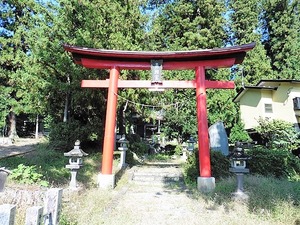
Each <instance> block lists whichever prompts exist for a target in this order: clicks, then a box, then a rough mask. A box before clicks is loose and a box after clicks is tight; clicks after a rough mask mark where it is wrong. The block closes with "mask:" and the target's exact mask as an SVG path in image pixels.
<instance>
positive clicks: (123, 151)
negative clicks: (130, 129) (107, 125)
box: [118, 135, 129, 169]
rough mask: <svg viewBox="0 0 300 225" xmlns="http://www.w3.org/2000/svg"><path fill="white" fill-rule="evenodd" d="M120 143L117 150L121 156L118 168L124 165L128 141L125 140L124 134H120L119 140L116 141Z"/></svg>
mask: <svg viewBox="0 0 300 225" xmlns="http://www.w3.org/2000/svg"><path fill="white" fill-rule="evenodd" d="M118 143H120V147H118V150H119V151H121V156H120V168H121V169H122V168H124V167H126V162H125V160H126V151H127V150H128V147H127V145H128V143H129V141H127V140H126V138H125V135H122V137H121V138H120V140H119V141H118Z"/></svg>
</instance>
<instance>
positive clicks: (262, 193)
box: [200, 175, 300, 224]
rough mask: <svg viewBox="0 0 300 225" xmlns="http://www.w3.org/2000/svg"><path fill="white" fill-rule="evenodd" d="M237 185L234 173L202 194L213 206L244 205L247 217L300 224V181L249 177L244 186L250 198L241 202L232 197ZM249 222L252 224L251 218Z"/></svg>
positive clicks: (246, 178) (246, 177)
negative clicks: (205, 193)
mask: <svg viewBox="0 0 300 225" xmlns="http://www.w3.org/2000/svg"><path fill="white" fill-rule="evenodd" d="M236 187H237V185H236V178H235V177H234V176H233V177H229V178H226V179H221V180H219V181H218V182H217V183H216V189H215V190H214V192H213V193H210V194H207V195H204V194H200V197H201V198H203V199H204V200H205V201H206V202H207V203H208V202H209V203H210V204H211V205H212V207H213V208H216V207H221V206H222V207H233V205H234V204H238V205H239V206H241V205H243V207H246V209H247V215H246V216H247V217H248V218H249V219H250V218H251V220H252V219H253V217H254V218H255V217H259V218H262V219H264V220H266V221H273V222H278V223H280V224H296V222H295V221H297V220H299V221H300V216H299V211H300V188H299V187H300V182H297V181H293V182H291V181H288V180H287V179H277V178H273V177H263V176H252V175H248V176H245V180H244V188H245V193H247V195H248V196H249V199H248V200H247V201H245V202H240V203H236V202H235V201H234V200H233V199H232V193H233V192H235V190H236ZM243 207H241V209H242V208H243ZM235 210H237V209H235ZM245 219H246V218H245ZM248 222H249V221H248ZM245 224H248V223H247V221H246V222H245Z"/></svg>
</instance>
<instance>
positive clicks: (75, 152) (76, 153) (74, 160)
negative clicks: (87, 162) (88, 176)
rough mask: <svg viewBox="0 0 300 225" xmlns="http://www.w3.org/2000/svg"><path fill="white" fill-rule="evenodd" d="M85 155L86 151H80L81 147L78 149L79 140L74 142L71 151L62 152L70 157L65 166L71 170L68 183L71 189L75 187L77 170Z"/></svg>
mask: <svg viewBox="0 0 300 225" xmlns="http://www.w3.org/2000/svg"><path fill="white" fill-rule="evenodd" d="M87 155H88V154H87V153H85V152H84V151H82V149H80V141H79V140H77V141H76V142H75V146H74V148H73V149H72V150H71V151H69V152H66V153H64V156H67V157H70V158H69V164H68V165H66V168H68V169H70V170H71V181H70V185H69V186H70V189H73V190H76V189H77V181H76V176H77V172H78V170H79V169H80V167H81V166H82V164H83V160H82V157H83V156H87Z"/></svg>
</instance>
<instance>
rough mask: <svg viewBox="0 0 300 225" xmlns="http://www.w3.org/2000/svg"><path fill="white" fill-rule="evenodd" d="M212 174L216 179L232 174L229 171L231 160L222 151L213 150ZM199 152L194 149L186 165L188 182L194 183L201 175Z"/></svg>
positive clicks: (185, 174)
mask: <svg viewBox="0 0 300 225" xmlns="http://www.w3.org/2000/svg"><path fill="white" fill-rule="evenodd" d="M210 156H211V170H212V176H213V177H215V178H216V179H220V178H225V177H228V176H230V175H231V173H230V172H229V167H230V162H229V160H228V158H227V157H226V156H224V155H223V154H222V153H221V152H218V151H211V154H210ZM199 174H200V172H199V152H198V151H194V152H193V153H192V154H191V155H190V156H189V157H188V160H187V162H186V164H185V166H184V176H185V180H186V182H188V183H193V182H195V181H196V180H197V177H199Z"/></svg>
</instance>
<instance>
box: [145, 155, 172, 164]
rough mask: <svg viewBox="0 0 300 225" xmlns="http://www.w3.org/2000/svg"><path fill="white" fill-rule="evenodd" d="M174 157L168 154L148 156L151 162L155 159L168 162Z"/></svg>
mask: <svg viewBox="0 0 300 225" xmlns="http://www.w3.org/2000/svg"><path fill="white" fill-rule="evenodd" d="M171 159H172V158H171V156H169V155H166V154H152V155H148V156H147V159H146V160H147V161H149V162H154V161H160V162H161V161H162V162H167V161H170V160H171Z"/></svg>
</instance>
